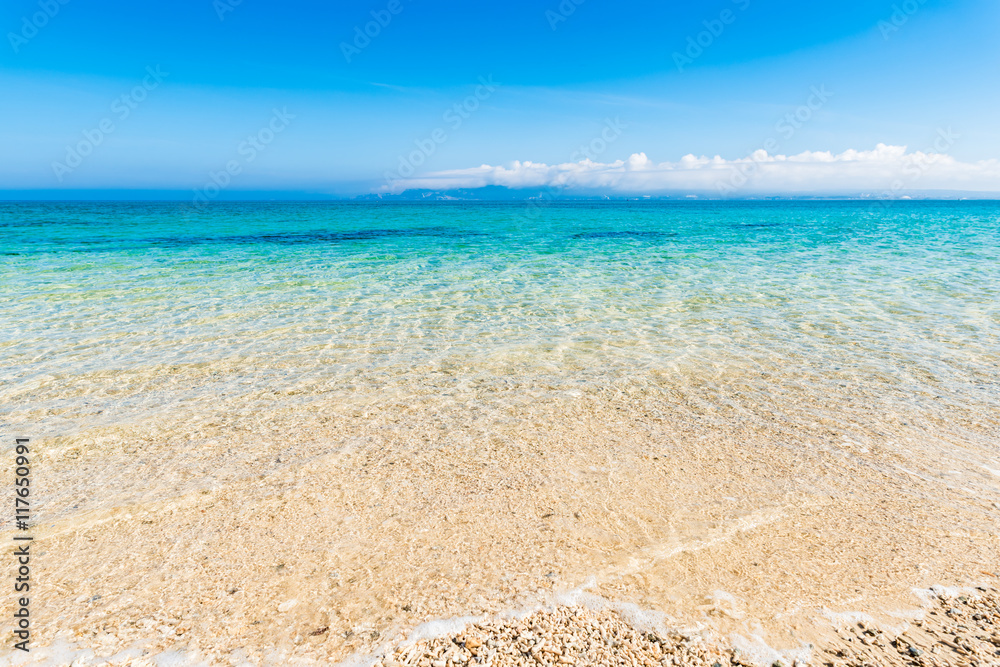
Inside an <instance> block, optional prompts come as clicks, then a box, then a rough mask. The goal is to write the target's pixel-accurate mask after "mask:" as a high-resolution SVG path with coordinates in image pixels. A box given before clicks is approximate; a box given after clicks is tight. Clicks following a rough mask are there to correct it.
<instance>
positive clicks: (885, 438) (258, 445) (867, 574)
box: [0, 382, 1000, 665]
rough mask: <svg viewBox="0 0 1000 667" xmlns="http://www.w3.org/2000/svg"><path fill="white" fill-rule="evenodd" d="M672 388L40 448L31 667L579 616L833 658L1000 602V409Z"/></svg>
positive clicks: (195, 416) (238, 414)
mask: <svg viewBox="0 0 1000 667" xmlns="http://www.w3.org/2000/svg"><path fill="white" fill-rule="evenodd" d="M664 387H665V388H662V387H661V388H657V387H655V386H653V385H651V384H649V383H636V382H632V383H629V382H620V383H617V384H612V385H608V386H605V387H603V388H600V387H593V386H592V387H589V388H584V389H580V390H578V389H567V388H566V387H565V386H544V385H541V384H537V383H536V384H534V385H530V386H528V385H521V386H513V385H510V386H508V385H505V384H503V383H495V382H482V383H479V384H475V383H473V384H471V385H467V386H465V387H463V388H461V389H457V390H453V391H450V392H440V391H435V390H434V388H433V387H429V388H427V389H426V390H425V391H423V392H422V393H416V392H414V393H411V394H409V395H407V394H406V393H405V392H404V391H400V388H399V387H388V388H386V389H385V390H384V391H370V392H359V393H357V394H354V395H352V396H346V395H342V394H329V395H324V394H323V393H322V392H319V391H315V390H310V391H305V392H304V393H303V394H301V396H299V397H296V396H288V395H285V396H281V397H279V398H276V399H275V401H274V406H273V407H272V408H271V409H266V408H264V407H261V405H263V403H264V399H262V398H260V397H258V399H259V400H257V402H256V403H255V404H254V406H255V407H254V409H249V408H248V407H247V405H248V402H247V399H246V397H233V398H229V399H227V398H224V397H219V399H218V400H217V401H216V402H215V403H214V404H213V405H212V406H211V408H210V409H207V408H206V406H205V405H204V404H198V405H196V406H194V407H192V408H189V409H185V408H183V407H181V408H177V409H175V410H173V411H172V412H171V413H169V414H168V415H165V417H163V418H158V419H155V420H153V419H146V420H141V421H137V422H135V423H131V424H127V425H120V426H113V425H108V426H102V427H94V428H90V429H87V430H86V431H83V432H81V433H78V434H75V435H71V436H63V437H54V438H49V439H41V440H38V441H37V451H38V452H39V453H38V456H37V460H36V462H35V464H34V470H35V473H34V474H35V475H36V477H37V479H38V481H37V489H36V493H37V494H38V497H39V498H44V499H46V502H45V503H44V505H42V506H41V507H40V510H39V511H40V514H39V521H40V523H39V525H38V526H36V528H35V530H34V534H35V536H36V542H35V548H36V553H37V558H36V560H35V563H34V566H35V568H36V572H37V581H38V587H37V593H36V594H35V596H34V598H33V605H35V606H34V607H33V613H34V616H35V618H36V619H37V624H36V625H35V628H34V629H35V632H36V634H35V637H34V644H33V645H34V646H35V647H37V650H36V651H34V652H33V653H32V660H35V661H37V664H68V663H62V662H59V660H64V659H68V658H67V656H69V657H71V658H72V659H84V660H85V661H84V662H80V663H78V664H81V665H82V664H106V663H108V662H109V661H110V659H111V658H112V657H115V656H117V657H115V660H120V661H121V663H119V664H150V660H153V659H154V658H156V656H160V658H158V659H161V660H163V659H165V658H163V656H167V657H171V658H172V659H174V658H176V659H177V660H179V661H180V662H179V663H178V664H187V663H190V664H275V665H278V664H332V663H336V662H338V661H343V660H348V661H350V662H352V663H353V664H370V663H371V662H373V661H374V660H375V659H376V657H377V656H379V655H386V654H387V653H388V652H389V651H391V650H392V647H393V646H396V645H398V644H399V642H401V641H403V640H405V639H406V638H407V637H409V636H411V633H412V632H413V631H414V629H416V628H418V627H420V626H422V625H423V624H426V623H428V622H433V621H439V620H447V619H456V618H468V617H473V618H479V617H494V616H496V615H498V614H499V615H502V614H504V613H506V612H510V611H512V610H514V611H516V610H531V609H538V608H551V607H552V606H553V605H555V606H556V607H557V608H558V607H559V606H560V605H562V604H571V605H575V606H579V605H580V604H584V605H585V606H587V605H589V607H591V608H601V607H602V606H603V607H604V608H605V610H604V611H598V612H593V613H614V612H615V610H618V611H621V610H622V609H626V610H633V611H635V610H641V612H642V613H641V614H638V615H636V614H635V613H633V614H632V617H631V618H632V621H635V619H636V618H641V619H642V622H643V623H646V624H647V626H648V627H649V628H651V630H649V631H654V632H656V633H658V634H657V636H658V637H669V636H681V635H684V636H690V637H699V638H701V640H700V641H703V642H706V645H707V646H712V647H715V649H718V650H719V651H721V652H722V655H726V656H731V655H732V654H731V649H732V648H734V647H736V648H739V649H740V650H742V651H743V653H744V654H745V655H746V659H748V660H750V659H754V660H757V661H758V664H768V665H770V664H772V663H773V661H774V660H775V659H778V658H782V659H784V660H786V662H787V664H791V661H792V660H794V659H795V658H796V657H798V658H799V659H802V660H806V659H809V660H811V662H809V664H817V665H820V664H827V662H826V661H828V660H830V659H831V658H829V656H828V655H827V654H825V653H823V652H822V651H823V650H825V649H826V648H828V647H838V646H841V644H842V640H841V637H842V635H843V633H842V632H840V633H838V628H842V627H843V625H844V622H845V619H848V620H851V622H853V619H857V618H864V622H865V623H869V624H871V626H872V627H880V628H892V629H897V630H898V629H899V628H902V627H907V628H913V627H914V625H913V624H914V620H915V619H918V618H919V617H920V616H921V614H924V613H925V612H924V611H923V610H924V604H925V603H926V600H922V599H921V598H920V596H919V595H917V594H916V593H915V592H914V591H915V590H919V589H929V588H930V587H932V586H937V585H944V586H949V587H959V588H968V589H974V587H976V586H984V587H989V586H995V585H996V582H997V577H998V575H1000V566H998V565H997V564H998V563H1000V483H998V482H1000V477H998V476H997V475H996V474H995V470H994V469H992V467H991V461H992V459H991V458H990V452H991V449H990V447H995V443H996V442H997V440H996V434H997V423H996V415H993V414H990V413H989V412H988V411H987V412H979V411H976V410H975V409H972V408H968V409H964V410H953V411H951V412H950V413H948V412H946V411H942V412H941V413H937V414H928V413H926V412H924V411H921V410H919V409H916V408H915V409H912V410H911V411H910V412H909V413H907V412H902V411H894V409H893V407H894V406H891V405H887V404H879V403H878V402H877V401H872V400H855V399H854V396H856V394H854V395H852V393H851V392H850V391H846V390H845V392H844V394H843V395H830V396H829V397H828V402H827V404H825V405H823V406H822V411H823V412H822V415H820V416H819V417H818V418H814V416H815V414H816V413H815V412H814V410H816V409H817V403H816V402H815V401H814V400H812V399H809V400H803V401H802V402H800V403H798V404H792V403H789V402H787V401H786V402H783V403H781V404H780V405H778V404H775V405H774V406H773V409H769V407H768V406H767V405H760V404H757V405H756V407H755V408H754V409H750V408H748V407H747V404H745V403H741V402H740V400H739V399H738V398H736V396H737V394H736V392H734V394H733V399H732V400H731V401H728V402H727V401H725V400H720V399H719V397H718V396H714V397H713V399H712V400H711V401H708V400H705V401H699V400H696V399H697V392H694V391H692V392H689V393H688V394H686V395H684V396H682V397H677V396H671V395H670V393H669V387H670V385H669V384H667V385H664ZM861 398H862V399H867V398H868V397H864V396H862V397H861ZM896 407H898V406H896ZM973 408H974V406H973ZM832 414H839V415H842V418H841V419H840V420H833V419H830V418H829V417H828V416H829V415H832ZM824 415H825V416H824ZM21 417H22V418H24V419H25V420H30V419H42V418H44V415H42V414H41V413H39V414H31V413H26V414H24V415H21ZM50 418H53V419H54V418H56V416H54V415H50ZM992 451H995V449H994V450H992ZM10 534H11V533H10V526H9V525H7V526H4V532H3V534H2V535H0V539H4V540H8V539H9V538H10ZM5 605H6V606H5V608H4V610H3V613H5V614H6V613H8V612H10V610H11V607H10V601H9V600H7V601H5ZM623 605H624V606H623ZM588 613H591V612H588ZM630 613H631V612H630ZM855 614H864V616H863V617H860V616H853V615H855ZM928 618H929V617H928ZM632 621H630V622H632ZM649 624H652V625H649ZM442 627H443V628H444V629H445V630H446V629H447V626H442ZM992 631H993V632H995V628H994V629H993V630H992ZM671 633H673V634H671ZM445 634H447V632H445ZM915 641H916V640H915ZM920 641H925V639H921V640H920ZM838 642H841V644H838ZM925 644H926V642H925V643H924V644H920V646H925ZM810 645H811V646H813V647H815V648H814V649H813V650H810V649H809V647H810ZM848 648H851V646H850V645H848ZM715 649H713V650H715ZM921 650H925V649H921ZM727 651H729V652H728V653H727ZM853 655H854V654H853V653H851V652H849V651H848V652H847V653H845V656H846V657H845V658H843V659H842V664H845V665H846V664H851V665H853V664H866V663H864V662H857V659H855V658H854V657H851V656H853ZM928 655H930V653H928ZM47 656H48V657H47ZM59 656H62V657H61V658H60V657H59ZM88 656H92V657H89V658H88ZM22 658H23V656H21V655H16V654H14V653H12V652H10V651H6V652H5V653H4V654H3V657H2V658H0V659H2V660H5V661H12V662H13V664H25V663H23V662H20V661H21V660H22ZM46 660H49V661H50V662H48V663H46V662H45V661H46ZM581 660H582V657H581ZM835 660H840V658H836V659H835ZM851 660H855V661H854V662H851ZM887 660H888V659H887ZM111 662H112V664H114V662H113V661H111ZM171 664H173V663H171ZM414 664H423V663H420V662H418V663H414ZM455 664H462V663H455ZM495 664H508V663H503V662H498V663H495ZM510 664H514V663H510ZM577 664H586V663H585V662H580V663H577ZM595 664H596V663H595ZM622 664H629V663H622ZM709 664H711V663H709ZM835 664H839V663H836V662H835ZM873 664H895V663H892V662H889V661H887V662H885V663H873ZM916 664H962V663H960V662H955V663H950V662H941V661H939V662H937V663H932V662H923V663H916ZM968 664H972V662H969V663H968ZM976 664H996V663H990V662H988V661H987V662H982V661H981V662H979V663H976Z"/></svg>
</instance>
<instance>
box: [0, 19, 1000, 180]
mask: <svg viewBox="0 0 1000 667" xmlns="http://www.w3.org/2000/svg"><path fill="white" fill-rule="evenodd" d="M373 12H374V15H373ZM377 18H381V20H382V23H384V25H378V26H377V30H376V26H375V24H372V25H368V24H369V23H370V22H372V21H375V20H376V19H377ZM366 25H367V26H368V28H369V31H370V32H372V33H375V32H377V34H376V35H375V36H374V37H371V38H369V39H368V41H367V43H366V42H365V41H364V40H363V39H360V40H358V41H355V38H356V35H357V32H358V31H359V30H360V31H363V30H364V29H365V27H366ZM0 26H2V27H3V34H4V36H5V38H4V40H3V42H4V43H3V44H0V89H2V93H3V94H2V95H0V190H32V189H65V190H66V191H77V190H85V189H102V190H103V189H129V188H137V189H144V190H178V191H185V192H198V191H201V192H205V191H206V186H207V185H209V184H210V183H212V178H213V175H214V177H215V182H217V183H219V182H224V185H222V187H220V190H221V191H222V194H221V195H216V194H215V190H214V188H209V190H208V192H209V194H211V195H212V196H226V193H228V194H232V193H237V192H242V191H248V190H268V191H274V190H288V191H296V192H315V193H318V194H319V193H328V194H357V193H363V192H371V191H378V190H380V189H385V188H386V183H387V181H391V180H392V179H393V178H395V179H399V178H400V177H409V176H410V174H412V177H414V178H417V179H419V178H420V177H422V176H424V175H428V174H430V175H433V174H451V175H453V176H454V178H452V179H451V180H448V183H449V184H452V185H463V184H474V183H478V182H479V181H478V180H477V179H478V178H479V177H478V176H477V177H476V178H473V179H472V180H471V181H469V180H468V179H469V178H471V177H469V176H468V175H469V174H470V173H471V172H469V171H468V170H470V169H473V168H477V167H479V166H480V165H490V166H492V167H497V168H502V169H505V170H511V169H513V170H514V171H517V170H518V169H519V167H518V166H517V165H522V164H523V163H525V162H527V161H530V162H532V163H540V164H543V165H548V166H555V165H561V164H562V165H565V164H566V163H577V162H578V161H580V160H582V159H585V158H587V157H589V158H590V159H591V161H592V162H595V163H599V164H601V165H614V164H616V163H619V162H620V161H628V160H629V158H630V156H632V155H635V154H642V155H644V156H646V157H648V160H649V164H651V165H661V166H660V167H658V168H657V169H659V171H658V173H662V172H664V171H673V170H675V169H676V167H674V166H664V165H677V164H681V163H679V162H678V161H680V160H681V159H682V156H685V155H688V154H692V155H694V156H699V157H700V156H708V157H710V158H711V157H713V156H716V155H718V156H721V158H723V159H724V160H727V161H738V160H740V159H746V157H747V156H749V155H751V154H753V152H754V151H756V150H760V149H762V147H766V148H767V153H769V154H771V155H773V154H775V153H780V154H783V155H794V154H798V153H802V152H804V151H812V152H816V154H817V155H819V154H820V153H824V154H825V153H829V154H831V155H834V156H837V155H841V154H843V152H844V151H852V150H855V151H872V150H874V149H875V148H876V146H877V145H878V144H886V145H889V146H896V147H902V146H906V147H908V150H909V151H911V152H912V151H928V152H943V153H947V154H948V155H950V156H951V157H952V158H954V160H955V161H957V162H958V163H960V164H961V165H965V166H963V167H962V170H964V171H962V170H958V167H954V168H953V166H949V165H947V164H945V163H943V162H940V161H939V162H938V163H935V164H936V166H935V167H934V168H931V169H927V170H925V171H924V172H922V174H919V175H918V176H917V177H916V178H915V180H913V182H912V183H911V182H907V186H912V187H932V186H940V187H952V186H954V185H955V184H956V183H958V184H962V183H967V184H969V187H970V188H972V189H988V188H986V187H984V185H983V184H984V183H985V184H986V185H987V186H988V185H989V183H990V182H991V179H992V178H993V177H994V175H995V174H996V173H997V172H996V171H995V169H994V167H995V166H996V165H995V164H994V162H995V160H996V159H997V158H1000V129H998V128H997V123H996V118H997V111H996V110H997V108H998V107H1000V104H998V103H1000V86H998V85H997V84H998V74H997V73H998V72H1000V40H998V39H997V28H998V26H1000V4H998V3H997V2H996V0H958V1H953V2H945V1H941V0H926V1H925V2H920V1H919V0H909V1H908V2H905V3H904V2H895V1H886V2H881V1H873V0H866V1H864V2H861V1H859V0H842V1H841V2H839V3H836V4H832V3H800V2H788V1H785V0H718V1H711V2H707V1H704V2H690V3H679V2H678V3H673V2H615V3H608V2H606V1H604V0H577V1H576V2H574V1H573V0H565V1H564V2H562V3H560V2H558V1H551V2H530V3H529V2H522V1H520V0H510V1H508V2H505V3H460V2H453V1H444V2H442V1H437V2H430V1H429V0H379V1H374V2H347V1H345V2H338V3H329V2H322V3H321V2H305V1H294V0H292V1H286V2H282V3H277V2H265V1H264V0H242V1H241V2H238V4H237V1H236V0H178V1H177V2H174V3H170V4H162V5H152V4H150V3H137V2H119V1H115V0H106V1H104V2H101V3H90V2H86V1H85V0H64V2H62V1H60V0H41V1H39V0H33V1H27V0H7V2H5V3H4V4H3V7H2V8H0ZM698 41H700V42H701V44H700V45H697V46H692V44H697V42H698ZM344 44H350V45H352V47H353V48H351V49H348V51H349V53H348V54H347V55H348V56H349V57H347V56H345V48H344V46H343V45H344ZM677 54H681V56H678V55H677ZM150 71H152V72H156V73H157V75H156V76H152V75H150V74H149V72H150ZM482 81H486V82H488V84H489V85H487V86H484V84H483V83H481V82H482ZM815 91H822V92H823V95H821V98H822V99H821V100H820V98H817V97H816V94H815ZM477 94H478V97H476V96H477ZM456 104H458V105H460V106H459V108H458V109H457V110H456V109H455V105H456ZM462 105H464V106H462ZM804 106H805V107H806V108H807V111H805V112H804V111H803V108H804ZM125 109H127V110H128V113H127V115H125ZM449 110H450V112H449ZM796 113H798V114H799V116H798V117H799V120H798V121H794V118H795V114H796ZM788 114H792V117H791V118H792V119H793V121H792V130H793V131H789V124H788V123H789V121H787V120H786V123H785V125H781V123H782V120H783V119H786V118H788ZM609 122H610V123H613V124H615V125H616V127H618V128H619V129H618V130H616V131H615V132H612V133H610V134H609V133H608V131H607V127H608V124H609ZM102 128H103V129H102ZM269 130H270V132H269ZM942 130H946V131H947V132H948V133H949V134H950V136H952V139H950V140H949V141H948V142H947V143H946V144H945V145H943V146H942V145H941V144H939V145H938V148H943V150H941V151H930V149H931V147H932V146H934V144H935V141H936V139H937V138H938V137H939V136H940V133H941V131H942ZM262 132H263V134H261V133H262ZM602 136H603V137H604V138H605V139H607V140H606V141H603V142H602V141H598V140H597V139H598V138H600V137H602ZM250 137H256V138H257V142H256V146H255V145H252V144H253V143H254V142H252V141H251V142H250V143H249V144H248V143H247V141H248V138H250ZM265 140H266V141H265ZM81 142H82V143H83V144H84V145H83V146H81V145H80V144H81ZM88 144H89V145H88ZM584 147H590V150H584V151H582V152H581V150H580V149H581V148H584ZM76 148H79V151H77V153H78V154H79V153H83V152H86V153H87V154H86V155H79V156H78V158H75V157H72V155H71V154H72V153H74V150H75V149H76ZM595 149H600V150H595ZM414 151H416V153H414ZM873 155H876V158H877V160H881V159H882V158H880V157H877V156H879V155H890V153H873ZM893 155H895V154H893ZM251 156H252V157H251ZM876 158H873V160H874V159H876ZM815 159H816V160H819V161H821V162H828V160H827V159H826V158H825V157H820V158H815ZM886 159H889V160H898V159H899V158H898V156H896V157H891V158H886ZM837 161H838V160H834V162H837ZM984 161H985V162H984ZM855 162H857V161H856V160H854V159H853V158H848V159H847V160H846V162H844V161H840V162H838V163H839V164H846V163H850V165H853V166H851V168H852V169H853V168H854V166H856V165H855ZM869 162H871V160H869ZM734 164H735V162H734ZM879 164H883V163H882V162H879ZM885 164H889V163H888V162H886V163H885ZM984 164H985V166H983V165H984ZM60 165H61V166H60ZM512 165H514V166H513V167H512ZM850 165H849V166H850ZM977 165H978V166H977ZM772 166H773V167H774V170H773V171H771V172H769V173H770V174H771V180H770V181H766V179H765V181H766V182H765V181H761V187H762V188H765V189H766V188H768V187H770V188H779V187H780V185H781V183H782V181H781V179H786V180H789V181H791V180H794V179H795V178H798V176H799V175H800V174H799V172H796V174H791V172H786V171H782V169H783V168H784V167H783V166H782V164H775V165H772ZM785 166H787V165H785ZM966 167H967V168H966ZM726 168H728V167H726ZM893 168H898V170H899V171H900V172H901V170H902V167H899V165H897V167H891V165H890V166H889V167H886V169H887V170H888V171H886V175H885V179H886V184H888V183H889V181H890V177H891V176H892V174H890V173H889V172H890V171H892V169H893ZM227 169H228V170H229V173H228V174H223V172H226V171H227ZM602 169H603V171H601V173H602V174H604V173H605V172H608V171H609V170H610V172H614V167H611V166H609V167H607V168H602ZM623 169H624V168H623ZM767 169H770V167H767ZM767 169H765V171H766V170H767ZM949 170H950V171H949ZM956 170H958V171H956ZM543 171H544V174H543V175H540V176H537V179H536V180H538V179H540V180H538V184H543V183H545V182H548V181H553V179H559V178H562V179H564V180H563V181H561V182H568V181H565V174H566V173H568V172H567V168H563V169H547V170H543ZM570 171H572V170H570ZM591 171H593V170H591ZM911 171H913V170H911ZM959 171H960V173H959ZM477 173H478V172H477ZM505 173H506V172H505ZM517 173H518V174H520V175H519V176H518V178H521V177H524V178H527V179H528V180H526V181H517V182H518V183H526V184H528V185H533V184H536V183H535V181H533V180H531V179H533V178H536V177H535V176H525V175H524V174H521V172H517ZM539 173H541V172H539ZM588 173H590V172H588ZM817 173H818V172H817ZM879 173H882V172H879ZM913 173H916V172H915V171H913ZM489 174H494V172H492V171H491V172H489ZM558 174H561V176H560V175H558ZM856 175H857V174H856ZM750 176H751V177H752V178H756V176H754V175H753V174H750ZM813 176H815V175H813ZM813 176H809V177H808V178H813ZM227 177H228V178H227ZM486 178H487V180H488V181H489V183H495V182H499V181H497V180H495V179H496V178H501V177H498V176H494V175H489V176H487V177H486ZM588 178H590V176H588ZM602 178H603V176H602ZM803 178H805V179H806V180H803V181H802V183H805V185H803V187H807V186H808V187H813V188H815V187H818V186H817V185H816V183H817V182H816V181H809V180H808V178H807V177H803ZM462 179H466V180H462ZM489 179H494V180H489ZM546 179H548V180H546ZM402 181H403V183H404V184H405V183H407V182H408V181H407V180H406V178H403V179H402ZM467 181H468V182H467ZM414 182H416V181H414ZM504 182H505V183H506V181H504ZM579 182H580V183H583V182H584V180H580V181H579ZM586 182H587V183H591V184H592V183H593V182H598V183H605V182H607V183H610V184H611V185H609V187H625V186H622V185H620V184H618V182H617V181H614V179H612V180H611V181H603V180H600V179H599V178H598V179H597V180H596V181H594V180H593V179H591V180H588V181H586ZM643 182H644V183H654V182H657V181H655V179H652V180H646V181H643ZM665 182H666V181H664V183H665ZM838 182H839V181H838ZM851 182H852V181H851V180H850V179H849V178H848V179H846V180H844V181H843V183H844V184H845V186H844V187H848V184H850V183H851ZM671 183H673V181H671ZM692 183H694V181H692ZM664 187H666V186H664ZM691 187H694V185H692V186H691ZM879 187H882V186H881V185H880V186H879ZM886 187H888V186H887V185H886ZM397 189H399V186H397ZM994 189H1000V185H998V186H997V187H996V188H994Z"/></svg>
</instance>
